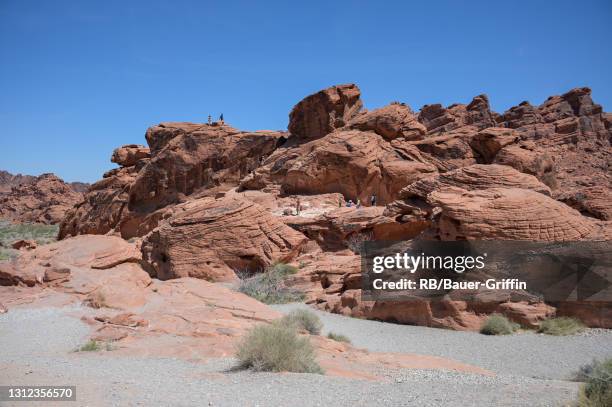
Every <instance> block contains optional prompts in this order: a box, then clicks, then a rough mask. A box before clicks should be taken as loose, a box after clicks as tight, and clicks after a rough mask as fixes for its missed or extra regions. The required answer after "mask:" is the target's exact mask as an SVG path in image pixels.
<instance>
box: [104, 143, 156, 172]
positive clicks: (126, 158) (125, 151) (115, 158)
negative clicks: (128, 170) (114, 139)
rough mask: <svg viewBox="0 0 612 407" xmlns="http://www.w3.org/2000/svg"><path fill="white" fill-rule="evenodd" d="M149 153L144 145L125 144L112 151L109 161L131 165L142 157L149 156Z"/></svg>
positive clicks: (124, 165)
mask: <svg viewBox="0 0 612 407" xmlns="http://www.w3.org/2000/svg"><path fill="white" fill-rule="evenodd" d="M150 157H151V153H150V151H149V149H148V148H147V147H145V146H141V145H139V144H127V145H124V146H121V147H119V148H116V149H115V151H113V155H112V157H111V161H112V162H114V163H117V164H119V165H120V166H122V167H131V166H132V165H136V163H137V162H138V161H139V160H141V159H143V158H150Z"/></svg>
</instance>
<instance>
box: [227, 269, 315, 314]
mask: <svg viewBox="0 0 612 407" xmlns="http://www.w3.org/2000/svg"><path fill="white" fill-rule="evenodd" d="M297 271H298V269H297V268H296V267H293V266H291V265H288V264H284V263H276V264H274V265H273V266H271V267H269V268H268V269H266V270H265V271H264V272H263V273H259V274H255V275H253V276H245V277H243V278H242V279H241V281H240V287H239V291H240V292H242V293H244V294H246V295H248V296H249V297H253V298H255V299H256V300H258V301H261V302H263V303H265V304H284V303H288V302H294V301H300V300H302V298H303V294H302V293H300V292H299V291H297V290H295V289H292V288H289V287H286V286H285V284H284V281H285V279H286V278H287V276H289V275H291V274H295V273H297Z"/></svg>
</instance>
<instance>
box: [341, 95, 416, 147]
mask: <svg viewBox="0 0 612 407" xmlns="http://www.w3.org/2000/svg"><path fill="white" fill-rule="evenodd" d="M348 127H349V128H353V129H357V130H361V131H373V132H374V133H376V134H379V135H381V136H383V137H384V138H385V139H387V140H393V139H396V138H398V137H403V138H404V139H406V140H420V139H422V138H423V137H424V135H425V133H426V132H427V129H426V128H425V126H423V125H422V124H421V123H419V122H418V120H417V117H416V115H415V114H414V113H413V112H412V110H411V109H410V108H409V107H408V106H406V105H405V104H402V103H392V104H390V105H388V106H385V107H382V108H380V109H376V110H372V111H371V112H363V113H361V114H359V115H357V116H355V117H354V118H353V119H352V120H351V121H350V122H349V123H348Z"/></svg>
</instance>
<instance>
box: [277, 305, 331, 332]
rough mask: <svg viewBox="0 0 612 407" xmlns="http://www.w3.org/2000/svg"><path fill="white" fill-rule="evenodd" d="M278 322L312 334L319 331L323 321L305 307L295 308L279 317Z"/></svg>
mask: <svg viewBox="0 0 612 407" xmlns="http://www.w3.org/2000/svg"><path fill="white" fill-rule="evenodd" d="M280 323H281V324H282V325H285V326H291V327H293V328H294V329H299V330H301V329H303V330H305V331H308V333H310V334H312V335H318V334H320V333H321V329H322V328H323V323H322V322H321V320H320V319H319V317H318V316H317V314H315V313H314V312H312V311H308V310H305V309H297V310H294V311H291V312H290V313H289V314H287V315H285V316H284V317H282V318H281V320H280Z"/></svg>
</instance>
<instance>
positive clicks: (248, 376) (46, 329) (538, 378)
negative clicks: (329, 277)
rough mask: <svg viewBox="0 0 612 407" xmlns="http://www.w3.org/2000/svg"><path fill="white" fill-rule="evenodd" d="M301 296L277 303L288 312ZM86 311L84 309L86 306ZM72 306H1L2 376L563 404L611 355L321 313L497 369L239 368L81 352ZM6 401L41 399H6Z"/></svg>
mask: <svg viewBox="0 0 612 407" xmlns="http://www.w3.org/2000/svg"><path fill="white" fill-rule="evenodd" d="M301 306H303V305H299V304H291V305H284V306H277V307H276V308H277V309H279V310H281V311H283V312H286V311H288V310H290V309H293V308H295V307H301ZM81 313H82V310H81ZM74 315H75V313H74V309H73V308H71V307H66V308H40V309H27V308H13V309H11V310H10V311H9V312H8V313H7V314H3V315H0V349H1V350H0V385H8V384H11V385H76V386H77V402H76V403H75V402H65V403H59V402H45V403H39V405H43V406H51V405H67V406H71V405H72V406H75V405H78V406H140V405H142V406H192V405H199V406H277V405H294V406H324V405H334V406H335V405H338V406H349V405H350V406H354V405H357V406H366V405H372V404H373V403H375V404H378V405H385V406H387V405H389V406H440V405H444V406H482V405H490V406H525V405H529V406H559V405H565V404H567V403H568V402H570V401H571V400H573V399H574V397H575V395H576V392H577V388H578V384H577V383H574V382H571V381H568V380H564V379H566V378H567V377H568V376H569V375H570V374H571V372H572V371H573V370H575V369H576V368H577V367H578V366H580V365H581V364H583V363H586V362H588V361H590V360H591V359H592V358H594V357H597V358H601V357H604V356H612V334H611V333H610V332H608V331H592V332H590V333H589V334H585V335H581V336H574V337H565V338H552V337H546V336H543V335H534V334H522V335H513V336H510V337H503V338H502V337H485V336H482V335H479V334H475V333H464V332H453V331H444V330H438V329H430V328H423V327H414V326H401V325H394V324H388V323H381V322H376V321H366V320H358V319H351V318H345V317H341V316H338V315H331V314H326V313H319V315H320V316H321V318H322V320H323V322H324V323H325V332H327V331H334V332H338V333H343V334H345V335H347V336H349V337H350V338H351V340H352V341H353V343H354V344H355V345H357V346H359V347H364V348H368V349H371V350H377V351H393V352H398V351H405V352H416V353H424V354H432V355H439V356H445V357H451V358H453V359H457V360H460V361H465V362H468V363H471V364H475V365H478V366H481V367H484V368H487V369H490V370H493V371H495V372H496V373H497V375H496V376H494V377H486V376H480V375H467V374H461V373H456V372H445V371H427V370H406V371H400V372H384V371H381V373H382V374H383V375H384V376H385V377H387V380H385V381H381V382H373V381H365V380H354V379H345V378H338V377H329V376H321V375H314V374H291V373H283V374H274V373H253V372H250V371H232V370H231V368H232V367H233V366H234V364H235V361H234V360H232V359H214V360H210V361H209V362H208V363H205V364H204V363H191V362H188V361H184V360H178V359H163V358H146V359H144V358H134V357H124V356H118V355H117V354H116V353H115V354H114V352H113V351H112V350H110V351H100V352H78V353H75V352H74V349H75V348H77V347H78V346H79V345H80V344H83V343H84V342H86V340H87V335H88V333H89V327H88V326H87V325H85V324H84V323H82V322H81V321H80V320H79V319H78V318H75V317H74ZM2 405H7V406H10V405H15V406H25V405H37V404H36V403H24V402H18V403H8V402H5V403H3V404H2Z"/></svg>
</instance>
